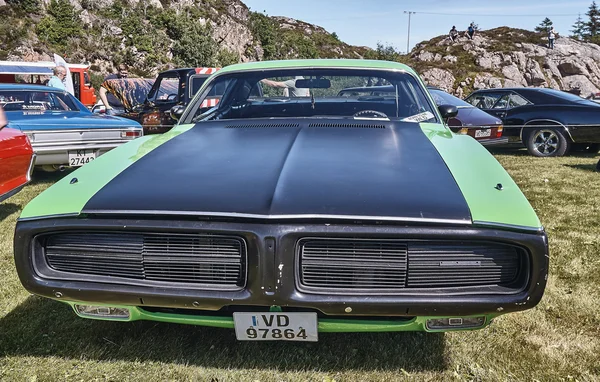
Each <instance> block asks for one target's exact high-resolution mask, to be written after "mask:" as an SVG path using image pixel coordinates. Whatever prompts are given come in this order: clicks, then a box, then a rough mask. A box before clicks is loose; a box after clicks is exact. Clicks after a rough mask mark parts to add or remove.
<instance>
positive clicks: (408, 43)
mask: <svg viewBox="0 0 600 382" xmlns="http://www.w3.org/2000/svg"><path fill="white" fill-rule="evenodd" d="M404 13H408V37H407V38H406V54H408V53H409V50H408V47H409V46H410V15H413V14H415V13H417V12H412V11H404Z"/></svg>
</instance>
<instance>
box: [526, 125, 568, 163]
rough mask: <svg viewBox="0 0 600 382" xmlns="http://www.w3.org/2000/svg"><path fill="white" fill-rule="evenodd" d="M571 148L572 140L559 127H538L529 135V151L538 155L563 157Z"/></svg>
mask: <svg viewBox="0 0 600 382" xmlns="http://www.w3.org/2000/svg"><path fill="white" fill-rule="evenodd" d="M570 148H571V140H570V139H569V138H568V137H566V136H565V134H564V133H563V132H562V131H560V130H559V129H555V128H545V129H537V130H534V131H532V132H531V133H530V134H529V136H528V137H527V151H528V152H529V154H531V155H533V156H536V157H561V156H563V155H565V154H567V153H568V152H569V149H570Z"/></svg>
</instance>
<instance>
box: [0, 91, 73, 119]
mask: <svg viewBox="0 0 600 382" xmlns="http://www.w3.org/2000/svg"><path fill="white" fill-rule="evenodd" d="M0 105H2V107H3V108H4V111H7V112H10V111H30V112H38V113H39V112H45V111H79V107H77V104H76V103H75V102H74V101H73V100H72V99H71V97H70V96H69V95H68V94H67V93H59V92H51V91H48V92H46V91H28V90H0Z"/></svg>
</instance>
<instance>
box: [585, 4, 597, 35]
mask: <svg viewBox="0 0 600 382" xmlns="http://www.w3.org/2000/svg"><path fill="white" fill-rule="evenodd" d="M586 16H587V17H589V21H588V22H586V23H585V32H584V39H585V40H593V39H595V37H596V36H598V34H599V33H600V9H598V6H597V5H596V2H595V1H592V5H590V7H589V9H588V11H587V12H586Z"/></svg>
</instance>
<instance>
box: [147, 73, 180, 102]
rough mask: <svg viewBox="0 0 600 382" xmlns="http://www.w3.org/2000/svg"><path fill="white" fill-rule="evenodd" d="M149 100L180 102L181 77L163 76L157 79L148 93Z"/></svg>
mask: <svg viewBox="0 0 600 382" xmlns="http://www.w3.org/2000/svg"><path fill="white" fill-rule="evenodd" d="M148 101H150V102H155V103H160V102H163V103H164V102H179V77H177V76H174V77H163V78H161V79H159V80H157V81H156V82H155V83H154V85H153V86H152V89H151V90H150V93H148Z"/></svg>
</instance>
